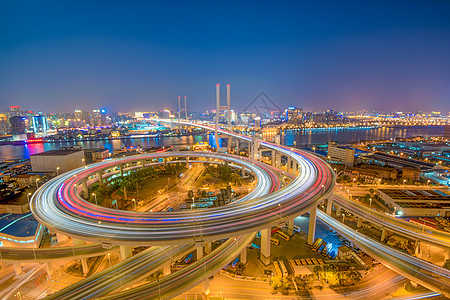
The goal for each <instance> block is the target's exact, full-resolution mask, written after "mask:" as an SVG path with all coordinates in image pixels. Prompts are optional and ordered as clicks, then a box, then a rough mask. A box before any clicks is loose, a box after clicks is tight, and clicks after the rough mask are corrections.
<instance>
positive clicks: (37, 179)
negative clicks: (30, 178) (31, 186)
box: [36, 178, 39, 188]
mask: <svg viewBox="0 0 450 300" xmlns="http://www.w3.org/2000/svg"><path fill="white" fill-rule="evenodd" d="M38 181H39V178H36V188H38V187H39V186H38Z"/></svg>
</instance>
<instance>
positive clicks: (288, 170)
mask: <svg viewBox="0 0 450 300" xmlns="http://www.w3.org/2000/svg"><path fill="white" fill-rule="evenodd" d="M286 172H288V173H291V158H290V157H289V156H288V157H287V160H286Z"/></svg>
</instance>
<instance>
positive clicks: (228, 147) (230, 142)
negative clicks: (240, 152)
mask: <svg viewBox="0 0 450 300" xmlns="http://www.w3.org/2000/svg"><path fill="white" fill-rule="evenodd" d="M232 143H233V138H232V137H231V136H230V137H229V138H228V142H227V149H228V153H230V152H231V144H232Z"/></svg>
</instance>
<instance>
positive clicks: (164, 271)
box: [162, 264, 170, 276]
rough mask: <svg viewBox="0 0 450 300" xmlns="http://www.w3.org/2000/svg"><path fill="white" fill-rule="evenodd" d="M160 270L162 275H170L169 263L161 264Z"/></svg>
mask: <svg viewBox="0 0 450 300" xmlns="http://www.w3.org/2000/svg"><path fill="white" fill-rule="evenodd" d="M162 270H163V275H164V276H167V275H170V264H169V265H165V266H163V268H162Z"/></svg>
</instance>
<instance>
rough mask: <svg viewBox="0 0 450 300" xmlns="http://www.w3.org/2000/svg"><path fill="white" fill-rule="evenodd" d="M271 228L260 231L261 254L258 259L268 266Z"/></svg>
mask: <svg viewBox="0 0 450 300" xmlns="http://www.w3.org/2000/svg"><path fill="white" fill-rule="evenodd" d="M270 239H271V228H270V227H269V228H267V229H263V230H261V254H260V256H259V259H260V260H261V262H262V263H263V264H264V265H266V266H268V265H269V264H270V244H271V242H270Z"/></svg>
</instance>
